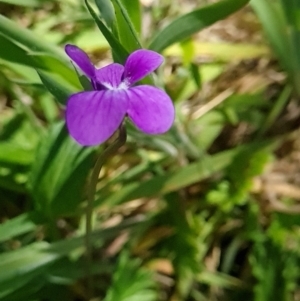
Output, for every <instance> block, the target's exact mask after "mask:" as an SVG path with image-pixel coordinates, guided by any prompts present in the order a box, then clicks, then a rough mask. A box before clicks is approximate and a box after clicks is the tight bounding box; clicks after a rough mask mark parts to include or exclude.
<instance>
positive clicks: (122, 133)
mask: <svg viewBox="0 0 300 301" xmlns="http://www.w3.org/2000/svg"><path fill="white" fill-rule="evenodd" d="M126 138H127V134H126V129H125V127H124V126H123V124H121V126H120V127H119V136H118V138H117V139H116V140H115V141H114V142H113V143H112V144H111V145H109V146H108V147H107V148H106V149H105V150H104V151H103V153H102V154H100V156H99V157H98V159H97V161H96V163H95V166H94V168H93V170H92V173H91V176H90V180H89V183H88V195H87V206H86V224H85V247H86V257H87V266H86V267H87V283H88V288H87V292H88V294H87V295H88V300H89V299H90V298H92V297H93V295H94V283H93V277H92V271H91V267H92V243H91V233H92V215H93V204H94V199H95V194H96V189H97V182H98V177H99V173H100V171H101V168H102V166H103V164H104V163H105V161H106V160H107V159H108V158H109V157H110V156H111V155H113V154H114V153H116V152H117V151H118V149H119V148H120V147H121V146H122V145H124V144H125V142H126Z"/></svg>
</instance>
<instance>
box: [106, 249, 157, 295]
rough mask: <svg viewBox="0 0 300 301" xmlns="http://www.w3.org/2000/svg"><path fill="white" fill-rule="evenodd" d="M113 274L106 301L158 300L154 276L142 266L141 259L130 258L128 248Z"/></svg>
mask: <svg viewBox="0 0 300 301" xmlns="http://www.w3.org/2000/svg"><path fill="white" fill-rule="evenodd" d="M113 275H114V277H113V283H112V285H111V286H110V288H109V290H108V292H107V295H106V297H105V298H104V301H117V300H126V301H138V300H143V301H155V300H157V298H158V296H157V293H156V291H155V289H154V287H155V283H154V280H153V279H152V278H153V276H152V275H151V273H150V272H149V271H147V270H146V269H143V268H142V267H140V262H139V260H134V259H132V258H129V256H128V253H127V251H126V250H125V251H123V252H122V254H121V256H120V258H119V262H118V265H117V268H116V271H115V272H114V274H113Z"/></svg>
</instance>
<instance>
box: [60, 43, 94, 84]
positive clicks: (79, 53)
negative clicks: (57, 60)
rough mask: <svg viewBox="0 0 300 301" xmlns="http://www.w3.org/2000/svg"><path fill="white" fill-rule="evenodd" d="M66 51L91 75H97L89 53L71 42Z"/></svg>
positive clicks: (91, 76)
mask: <svg viewBox="0 0 300 301" xmlns="http://www.w3.org/2000/svg"><path fill="white" fill-rule="evenodd" d="M65 51H66V53H67V55H68V56H69V57H70V58H71V60H72V61H73V62H74V63H76V65H77V66H78V67H79V68H80V69H81V70H82V71H83V72H84V73H85V74H86V75H87V76H88V77H89V78H93V77H94V76H95V66H94V65H93V64H92V62H91V61H90V58H89V57H88V55H87V54H86V53H85V52H84V51H83V50H82V49H80V48H79V47H77V46H75V45H71V44H67V45H66V46H65Z"/></svg>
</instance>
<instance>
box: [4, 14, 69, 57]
mask: <svg viewBox="0 0 300 301" xmlns="http://www.w3.org/2000/svg"><path fill="white" fill-rule="evenodd" d="M0 35H2V36H4V37H6V38H7V39H9V40H11V41H12V42H15V43H17V44H20V45H23V46H24V47H26V49H28V51H31V52H33V53H34V52H41V53H48V54H52V55H54V56H55V57H57V58H59V59H61V60H62V61H63V62H68V60H67V57H66V56H65V55H64V53H63V51H62V50H61V49H60V48H59V47H56V46H54V45H52V44H50V43H47V42H46V41H45V39H44V38H43V37H38V36H37V35H36V34H34V33H33V32H32V31H30V30H29V29H26V28H24V27H21V26H19V25H18V24H17V23H15V22H13V21H11V20H9V19H8V18H6V17H4V16H3V15H0Z"/></svg>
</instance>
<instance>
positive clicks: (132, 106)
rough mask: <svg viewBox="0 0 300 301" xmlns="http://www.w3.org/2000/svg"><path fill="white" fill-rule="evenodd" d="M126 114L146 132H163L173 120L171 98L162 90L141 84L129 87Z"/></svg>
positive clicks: (173, 112)
mask: <svg viewBox="0 0 300 301" xmlns="http://www.w3.org/2000/svg"><path fill="white" fill-rule="evenodd" d="M127 93H128V96H129V106H128V110H127V113H128V116H129V117H130V119H131V120H132V121H133V122H134V123H135V125H136V126H137V127H138V128H139V129H140V130H141V131H143V132H145V133H146V134H163V133H165V132H166V131H168V130H169V129H170V127H171V126H172V124H173V122H174V117H175V110H174V106H173V103H172V100H171V99H170V97H169V96H168V94H166V93H165V92H164V91H163V90H160V89H158V88H155V87H152V86H147V85H142V86H137V87H134V88H131V89H129V91H128V92H127Z"/></svg>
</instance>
